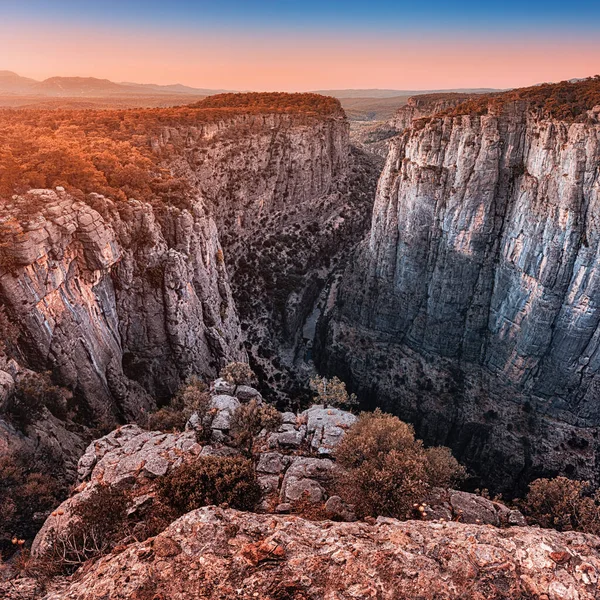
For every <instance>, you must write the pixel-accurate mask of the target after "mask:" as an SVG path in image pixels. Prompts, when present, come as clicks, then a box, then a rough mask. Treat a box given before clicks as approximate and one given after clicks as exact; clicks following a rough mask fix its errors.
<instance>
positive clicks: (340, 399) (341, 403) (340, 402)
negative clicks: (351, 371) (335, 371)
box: [310, 377, 358, 409]
mask: <svg viewBox="0 0 600 600" xmlns="http://www.w3.org/2000/svg"><path fill="white" fill-rule="evenodd" d="M310 387H311V389H312V390H313V391H314V392H315V394H316V396H315V401H316V402H317V403H318V404H323V406H324V407H325V408H327V407H328V406H335V407H337V408H345V409H351V408H354V407H356V406H358V400H357V399H356V395H355V394H348V392H347V391H346V384H345V383H344V382H343V381H341V380H340V379H338V378H337V377H333V378H332V379H327V378H326V377H313V378H312V379H311V380H310Z"/></svg>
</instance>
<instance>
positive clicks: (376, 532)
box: [45, 507, 600, 600]
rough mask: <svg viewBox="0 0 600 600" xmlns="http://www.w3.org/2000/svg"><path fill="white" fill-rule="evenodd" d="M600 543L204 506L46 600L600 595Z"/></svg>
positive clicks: (574, 536)
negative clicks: (311, 518) (598, 591)
mask: <svg viewBox="0 0 600 600" xmlns="http://www.w3.org/2000/svg"><path fill="white" fill-rule="evenodd" d="M599 544H600V540H598V538H595V537H594V536H590V535H584V534H580V533H562V534H561V533H557V532H555V531H549V530H542V529H530V528H513V529H510V530H498V529H495V528H492V527H486V526H477V525H464V524H460V523H444V524H439V523H423V522H417V521H407V522H403V523H401V522H398V521H395V520H393V519H384V518H379V519H378V520H377V522H376V523H374V524H367V523H332V522H321V523H314V522H310V521H306V520H304V519H302V518H299V517H294V516H274V515H256V514H251V513H240V512H236V511H233V510H222V509H219V508H214V507H207V508H202V509H199V510H196V511H193V512H191V513H188V514H187V515H185V516H183V517H182V518H180V519H179V520H177V521H175V522H174V523H173V524H172V525H171V526H170V527H169V528H168V529H166V530H165V531H164V532H163V533H161V534H160V535H158V536H157V537H155V538H151V539H149V540H146V541H145V542H141V543H134V544H131V545H129V546H128V547H126V548H124V549H123V548H121V549H119V552H118V553H114V554H112V555H109V556H107V557H105V558H103V559H101V560H99V561H98V562H96V563H95V564H94V565H91V566H90V567H89V568H87V569H86V570H85V572H82V573H80V574H78V576H76V578H75V579H74V580H73V581H72V582H66V583H65V584H64V585H63V587H62V589H60V590H57V591H55V592H52V593H50V594H48V595H47V596H46V597H45V599H46V600H96V599H97V600H100V599H104V598H111V600H119V599H123V600H124V599H126V598H127V599H129V598H152V597H155V595H156V594H159V595H160V597H161V598H164V599H165V600H167V599H175V598H178V599H180V600H186V599H190V600H191V599H192V598H197V597H202V598H214V599H217V598H258V597H260V598H264V599H265V600H269V599H273V600H275V599H276V598H279V599H281V598H298V599H299V598H307V599H308V598H311V599H315V600H316V599H317V598H332V599H333V598H339V599H342V598H344V599H351V598H386V599H387V598H389V599H393V598H423V599H424V600H427V599H431V600H433V599H437V598H448V599H453V598H456V599H458V598H466V597H468V598H471V599H473V600H484V599H485V600H490V599H494V598H496V599H499V598H511V599H513V600H517V599H519V598H522V599H525V598H547V599H548V600H564V599H567V598H568V599H571V600H575V599H579V600H587V599H589V600H591V599H592V598H595V597H596V588H597V579H598V571H599V569H600V555H599V554H598V550H597V548H598V545H599Z"/></svg>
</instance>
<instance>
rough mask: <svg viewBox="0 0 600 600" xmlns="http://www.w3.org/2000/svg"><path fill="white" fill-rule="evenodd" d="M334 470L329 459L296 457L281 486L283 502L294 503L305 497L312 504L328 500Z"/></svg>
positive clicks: (333, 465)
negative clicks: (328, 488)
mask: <svg viewBox="0 0 600 600" xmlns="http://www.w3.org/2000/svg"><path fill="white" fill-rule="evenodd" d="M334 470H335V464H334V463H333V462H332V461H331V460H329V459H320V458H308V457H304V456H296V457H294V458H293V459H292V462H291V464H290V466H289V467H288V470H287V471H286V473H285V476H284V478H283V483H282V484H281V492H280V500H281V502H282V503H286V502H294V501H297V500H300V499H301V498H302V497H303V496H306V497H307V499H309V500H310V501H311V502H322V501H324V500H326V498H327V486H328V485H329V484H331V482H332V481H333V477H334Z"/></svg>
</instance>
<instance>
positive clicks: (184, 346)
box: [0, 190, 244, 418]
mask: <svg viewBox="0 0 600 600" xmlns="http://www.w3.org/2000/svg"><path fill="white" fill-rule="evenodd" d="M32 205H38V206H39V212H38V213H37V215H36V218H35V219H34V220H29V221H27V222H22V223H20V222H19V220H17V219H8V218H7V219H5V220H4V222H3V223H2V225H3V229H4V231H3V239H5V240H6V245H5V247H4V248H3V249H2V252H3V258H4V261H6V262H7V263H9V264H10V269H8V270H7V272H6V273H5V274H4V275H3V276H2V277H1V278H0V299H1V300H2V303H3V304H4V305H5V306H6V307H7V309H8V311H9V314H10V315H11V316H12V317H13V319H14V320H15V321H16V322H18V323H19V326H20V329H21V340H22V349H23V353H24V355H25V356H26V357H27V359H28V362H29V363H30V364H32V366H34V367H36V368H38V369H50V368H52V369H56V372H57V374H58V375H59V378H60V379H61V382H62V383H63V384H64V385H67V386H68V387H70V388H72V389H74V390H75V391H76V393H79V394H80V395H81V396H82V397H83V398H84V399H85V400H86V402H87V405H88V406H89V407H90V408H91V409H92V411H93V413H94V415H95V416H96V417H102V416H103V415H105V416H112V417H114V416H125V417H127V418H133V417H136V416H139V415H140V413H141V411H142V410H145V409H148V408H150V407H151V406H152V405H153V402H154V400H153V399H151V398H150V396H149V395H148V393H147V392H146V390H148V391H150V392H152V393H155V394H156V395H158V396H159V397H160V395H161V393H168V392H169V391H171V390H172V388H173V387H174V386H176V385H177V383H178V381H179V378H180V377H183V376H185V374H186V372H188V371H190V370H191V369H193V370H195V371H199V372H202V371H206V372H210V371H211V370H212V371H213V372H214V371H215V369H216V367H217V365H218V363H219V362H220V361H221V362H222V361H225V360H228V359H234V358H242V357H243V356H244V352H243V350H242V349H241V340H240V339H239V336H240V332H239V326H238V322H237V316H236V314H235V310H234V307H233V301H232V299H231V294H230V290H229V284H228V281H227V276H226V274H225V269H224V265H223V264H222V262H223V261H222V259H221V260H220V261H219V256H220V254H219V253H220V246H219V242H218V238H217V234H216V228H215V225H214V223H213V222H212V221H211V220H210V219H209V218H208V217H207V216H206V215H205V214H204V213H203V211H202V210H201V207H200V205H199V204H196V205H194V208H193V209H191V210H184V211H181V210H178V209H168V210H167V211H165V213H164V214H162V215H161V222H159V221H158V220H157V217H156V215H155V213H154V211H153V209H152V207H150V206H149V205H145V204H142V203H139V202H135V201H130V202H129V203H127V204H125V205H121V206H119V207H118V210H117V206H116V205H115V204H114V203H112V202H111V201H109V200H107V199H105V198H103V197H101V196H95V197H90V198H89V199H88V200H87V201H86V202H85V203H84V202H79V201H77V200H75V199H74V198H73V197H71V196H70V195H69V194H67V193H65V192H64V191H57V192H55V191H50V190H39V191H33V192H30V193H29V194H27V195H25V196H23V197H21V198H16V199H15V200H13V201H12V204H9V205H6V206H5V208H6V211H7V212H6V214H15V213H18V209H19V206H21V207H22V208H27V209H28V210H30V209H31V206H32ZM167 238H172V239H167ZM219 307H220V309H219ZM134 380H137V381H139V382H141V383H143V384H144V387H145V388H146V390H144V388H143V387H142V386H140V385H139V384H138V383H135V381H134Z"/></svg>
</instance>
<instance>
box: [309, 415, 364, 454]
mask: <svg viewBox="0 0 600 600" xmlns="http://www.w3.org/2000/svg"><path fill="white" fill-rule="evenodd" d="M301 416H302V417H303V418H305V419H306V433H307V436H308V438H309V439H310V446H311V448H312V449H313V450H314V451H316V452H318V453H319V454H324V455H329V454H331V453H332V451H333V450H334V448H335V447H336V446H337V445H338V444H339V442H340V440H341V439H342V437H343V435H344V433H345V432H346V430H347V429H348V428H349V427H350V426H352V425H353V424H354V423H355V422H356V419H357V417H356V416H355V415H353V414H352V413H350V412H348V411H345V410H341V409H339V408H324V407H322V406H318V405H317V406H312V407H311V408H309V409H308V410H305V411H304V412H303V413H302V415H301Z"/></svg>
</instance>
